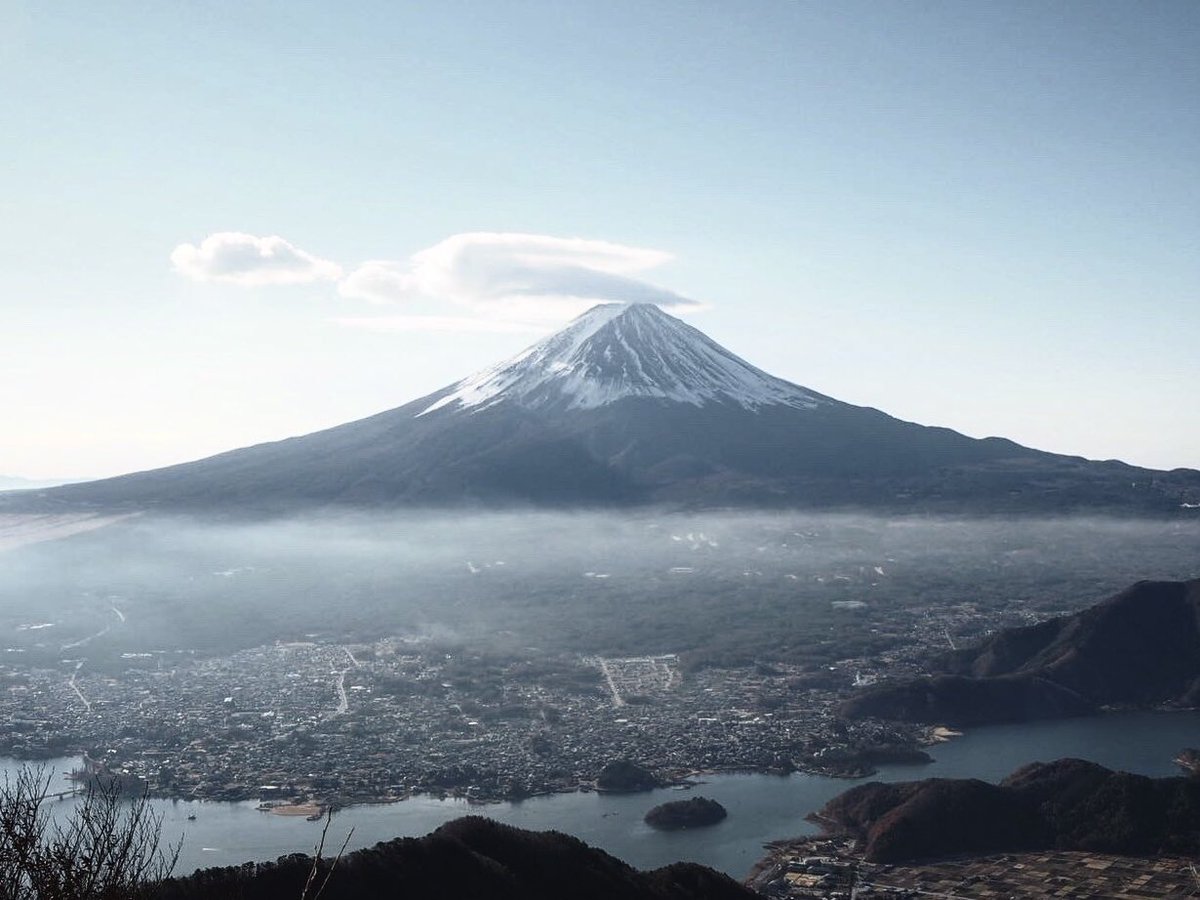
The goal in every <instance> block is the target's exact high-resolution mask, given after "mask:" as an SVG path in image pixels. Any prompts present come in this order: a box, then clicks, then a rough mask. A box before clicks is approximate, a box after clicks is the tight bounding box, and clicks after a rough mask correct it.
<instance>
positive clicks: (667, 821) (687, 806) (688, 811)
mask: <svg viewBox="0 0 1200 900" xmlns="http://www.w3.org/2000/svg"><path fill="white" fill-rule="evenodd" d="M728 815H729V813H727V812H726V811H725V807H723V806H722V805H721V804H720V803H718V802H717V801H716V800H709V799H708V798H707V797H692V798H691V799H690V800H672V801H671V802H670V803H662V804H660V805H658V806H656V807H654V809H652V810H650V812H648V813H646V824H647V825H649V826H650V827H651V828H657V829H659V830H660V831H675V830H678V829H681V828H703V827H705V826H707V825H716V824H717V823H718V822H720V821H722V820H723V819H724V818H725V817H726V816H728Z"/></svg>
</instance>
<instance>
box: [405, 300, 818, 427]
mask: <svg viewBox="0 0 1200 900" xmlns="http://www.w3.org/2000/svg"><path fill="white" fill-rule="evenodd" d="M626 397H647V398H659V399H663V400H671V401H675V402H679V403H688V404H691V405H693V406H702V405H704V404H705V403H709V402H727V403H735V404H738V405H740V406H743V407H745V408H747V409H752V410H753V409H758V408H759V407H762V406H772V405H783V406H790V407H793V408H797V409H812V408H815V407H817V406H822V405H826V404H832V403H835V402H836V401H833V400H830V399H829V398H828V397H824V396H822V395H820V394H816V393H813V392H811V391H807V390H805V389H804V388H802V387H799V386H798V385H794V384H791V383H790V382H787V381H784V380H782V379H780V378H775V377H774V376H771V375H768V374H767V373H766V372H764V371H762V370H761V369H757V368H755V367H754V366H752V365H750V363H748V362H746V361H745V360H743V359H741V358H739V357H737V356H734V355H733V354H732V353H730V352H729V351H728V350H725V349H724V348H723V347H721V346H720V345H719V344H717V343H716V342H714V341H712V340H710V339H709V338H708V337H707V336H705V335H704V334H703V333H701V332H700V331H697V330H696V329H695V328H692V327H691V326H690V325H686V324H684V323H683V322H681V321H679V320H678V319H676V318H674V317H673V316H669V315H667V314H666V313H664V312H663V311H662V310H660V309H659V308H658V307H657V306H654V305H653V304H649V303H637V304H632V305H626V304H622V303H610V304H603V305H601V306H596V307H593V308H592V309H590V310H588V311H587V312H586V313H584V314H583V315H582V316H580V317H579V318H577V319H575V320H574V321H573V322H572V323H571V324H570V325H568V326H567V327H566V328H564V329H563V330H562V331H559V332H557V333H556V334H553V335H551V336H550V337H548V338H546V339H545V340H542V341H540V342H538V343H536V344H534V345H533V346H532V347H529V348H528V349H526V350H525V351H523V352H522V353H520V354H518V355H517V356H515V357H513V358H512V359H510V360H507V361H506V362H502V363H500V364H499V365H496V366H493V367H491V368H488V369H484V370H483V371H481V372H478V373H476V374H474V375H472V376H470V377H468V378H464V379H463V380H462V381H460V382H458V383H457V384H455V385H453V386H451V388H450V391H449V393H447V394H446V395H445V396H443V397H440V398H439V399H438V400H437V401H435V402H434V403H432V404H431V405H430V406H428V407H426V408H425V409H424V410H422V411H421V412H420V413H418V414H417V415H418V417H420V416H424V415H426V414H428V413H432V412H434V411H435V410H439V409H463V410H470V411H475V410H480V409H486V408H488V407H490V406H494V405H496V404H498V403H502V402H513V403H516V404H518V405H519V406H523V407H525V408H529V409H546V408H561V409H593V408H595V407H598V406H604V405H605V404H608V403H612V402H614V401H616V400H621V399H623V398H626Z"/></svg>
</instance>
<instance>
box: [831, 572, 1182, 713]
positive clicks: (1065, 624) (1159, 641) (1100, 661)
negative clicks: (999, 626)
mask: <svg viewBox="0 0 1200 900" xmlns="http://www.w3.org/2000/svg"><path fill="white" fill-rule="evenodd" d="M943 669H944V671H943V673H942V674H940V675H936V676H931V677H928V678H917V679H909V680H906V681H901V682H890V683H884V684H880V685H876V686H873V687H871V688H869V689H867V690H865V691H863V692H862V693H861V694H859V695H858V696H857V697H855V698H853V699H852V700H850V701H849V702H847V703H846V704H845V705H844V706H843V713H844V714H846V715H848V716H851V717H863V716H876V717H880V718H890V719H901V720H906V721H913V722H930V723H935V722H945V723H947V724H954V725H975V724H982V723H985V722H1001V721H1019V720H1023V719H1035V718H1054V717H1057V716H1063V715H1077V714H1082V713H1087V712H1091V711H1094V710H1095V709H1097V708H1099V707H1101V706H1115V705H1132V706H1147V705H1159V704H1179V705H1182V706H1196V705H1198V704H1200V580H1197V581H1186V582H1184V581H1141V582H1138V583H1137V584H1135V585H1133V586H1132V587H1130V588H1128V589H1126V590H1124V591H1122V592H1121V593H1119V594H1117V595H1115V596H1113V597H1110V598H1109V599H1107V600H1105V601H1103V602H1101V603H1099V604H1097V605H1096V606H1093V607H1091V608H1089V609H1086V610H1083V611H1082V612H1079V613H1075V614H1074V615H1070V616H1062V617H1059V618H1056V619H1049V620H1047V621H1045V622H1041V623H1039V624H1037V625H1031V626H1028V627H1025V628H1012V629H1007V630H1005V631H1001V632H999V633H998V634H995V635H993V636H992V637H990V638H988V639H987V640H985V641H984V642H983V643H982V644H980V645H979V646H977V647H973V648H968V649H964V650H961V651H958V652H956V653H953V654H951V655H950V656H948V657H947V658H946V659H945V660H944V661H943Z"/></svg>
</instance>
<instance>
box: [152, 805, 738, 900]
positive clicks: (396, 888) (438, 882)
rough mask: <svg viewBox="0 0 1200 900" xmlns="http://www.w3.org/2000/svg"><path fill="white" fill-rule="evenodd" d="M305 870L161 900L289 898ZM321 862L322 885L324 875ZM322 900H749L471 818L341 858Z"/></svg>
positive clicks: (713, 885) (275, 869)
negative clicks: (567, 898) (564, 899)
mask: <svg viewBox="0 0 1200 900" xmlns="http://www.w3.org/2000/svg"><path fill="white" fill-rule="evenodd" d="M311 868H312V860H311V858H308V857H305V856H302V855H296V856H292V857H284V858H282V859H280V860H279V861H278V862H276V863H266V864H259V865H247V866H242V867H231V868H225V869H206V870H203V871H201V872H198V873H196V874H195V875H192V876H189V877H187V878H182V879H175V880H173V881H171V882H169V883H167V884H166V885H164V888H163V890H162V891H161V892H160V894H159V895H158V896H159V898H160V900H251V898H253V900H275V898H279V900H296V898H297V897H300V896H301V894H302V889H303V887H304V883H305V880H306V879H307V878H308V875H309V872H310V871H311ZM328 869H329V864H328V861H326V862H325V863H323V864H322V868H321V873H320V875H319V877H318V878H317V884H318V885H319V884H320V883H321V881H322V880H323V879H324V876H325V874H326V872H328ZM321 896H322V898H323V900H368V898H369V900H387V898H392V897H394V898H397V900H469V898H481V900H482V898H487V900H542V898H545V900H562V898H564V897H571V898H578V900H749V898H751V897H754V896H755V895H754V894H752V893H751V892H750V891H748V890H746V889H745V888H743V887H742V886H741V885H739V884H738V883H737V882H735V881H734V880H733V879H731V878H729V877H728V876H726V875H722V874H719V873H717V872H714V871H713V870H712V869H708V868H705V867H704V866H699V865H695V864H692V863H676V864H674V865H670V866H666V867H665V868H662V869H655V870H653V871H650V872H640V871H638V870H636V869H633V868H631V867H629V866H628V865H626V864H625V863H623V862H621V861H620V860H618V859H616V858H614V857H612V856H609V855H608V854H607V853H604V852H603V851H601V850H595V849H593V848H591V847H589V846H588V845H587V844H585V843H583V842H582V841H580V840H577V839H576V838H573V837H568V836H567V835H564V834H560V833H558V832H554V831H549V832H533V831H524V830H522V829H519V828H513V827H512V826H509V825H501V824H499V823H498V822H493V821H491V820H489V819H484V818H480V817H478V816H471V817H468V818H464V819H458V820H456V821H453V822H450V823H448V824H446V825H443V826H442V827H441V828H439V829H437V830H436V831H434V832H433V833H432V834H429V835H426V836H425V837H423V838H398V839H396V840H393V841H388V842H386V843H381V844H376V845H375V846H374V847H371V848H369V849H366V850H359V851H357V852H355V853H351V854H349V855H348V856H346V857H345V858H344V859H342V860H341V862H340V863H338V866H337V869H336V870H335V871H334V873H333V877H332V878H330V880H329V883H328V885H327V886H326V888H325V891H324V893H323V894H322V895H321Z"/></svg>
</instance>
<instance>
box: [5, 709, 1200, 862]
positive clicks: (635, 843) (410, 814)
mask: <svg viewBox="0 0 1200 900" xmlns="http://www.w3.org/2000/svg"><path fill="white" fill-rule="evenodd" d="M1197 745H1200V712H1190V711H1189V712H1172V713H1157V712H1137V713H1118V714H1113V715H1108V716H1100V717H1094V718H1086V719H1068V720H1064V721H1057V722H1036V723H1030V724H1024V725H998V726H992V727H988V728H978V729H973V730H972V731H970V732H968V733H966V734H964V735H963V736H962V737H959V738H955V739H953V740H952V741H950V742H948V743H945V744H940V745H938V746H935V747H933V748H931V749H930V751H929V752H930V755H932V756H933V757H934V762H933V763H932V764H930V765H923V766H886V767H883V768H881V769H880V771H879V773H878V774H877V775H876V776H874V780H880V781H905V780H911V779H917V778H930V777H946V778H968V777H969V778H981V779H984V780H986V781H993V782H994V781H999V780H1000V779H1001V778H1003V777H1004V776H1005V775H1007V774H1009V773H1010V772H1011V771H1012V770H1013V769H1016V768H1017V767H1019V766H1021V765H1024V764H1025V763H1027V762H1033V761H1043V762H1045V761H1049V760H1053V759H1059V758H1061V757H1065V756H1076V757H1081V758H1084V759H1090V760H1094V761H1095V762H1098V763H1101V764H1102V765H1105V766H1109V767H1110V768H1115V769H1124V770H1126V771H1130V772H1137V773H1139V774H1142V775H1153V776H1163V775H1176V774H1179V769H1178V768H1177V767H1176V766H1175V765H1174V764H1173V763H1172V761H1171V760H1172V758H1173V757H1174V756H1175V754H1176V753H1178V752H1179V750H1180V749H1182V748H1183V747H1186V746H1197ZM75 764H77V760H71V759H63V760H55V761H53V762H52V765H54V766H55V767H56V768H57V769H58V770H59V771H66V770H69V769H70V768H71V767H72V766H74V765H75ZM15 765H18V764H17V763H14V761H12V760H0V769H3V770H6V771H11V769H12V768H13V767H14V766H15ZM865 780H871V779H863V780H859V781H850V780H846V779H835V778H826V777H823V776H816V775H800V774H796V775H790V776H775V775H750V774H746V775H715V776H709V777H708V778H706V779H705V783H704V784H703V785H701V786H699V787H696V788H694V789H692V790H691V791H679V790H675V789H664V790H658V791H653V792H650V793H643V794H633V795H621V796H614V795H601V794H594V793H589V794H556V795H554V796H549V797H535V798H532V799H529V800H525V801H523V802H520V803H501V804H495V805H491V806H483V807H481V806H471V805H468V804H467V803H466V802H465V801H460V800H436V799H433V798H428V797H415V798H412V799H409V800H405V801H403V802H401V803H391V804H381V805H378V806H358V807H352V808H350V809H346V810H343V811H342V812H340V813H338V814H337V815H336V816H335V817H334V821H333V825H332V827H331V828H330V840H331V841H332V842H334V843H335V844H336V845H340V844H341V841H342V840H343V839H344V838H345V836H346V833H347V831H348V830H349V829H350V828H353V829H354V835H353V838H352V840H351V842H350V848H351V849H354V848H358V847H366V846H370V845H372V844H374V843H376V842H378V841H382V840H388V839H390V838H393V837H399V836H419V835H423V834H426V833H427V832H429V831H432V830H433V829H434V828H437V827H438V826H439V825H441V824H442V823H444V822H447V821H449V820H450V819H454V818H457V817H458V816H463V815H471V814H479V815H487V816H490V817H491V818H494V819H498V820H500V821H502V822H508V823H510V824H512V825H518V826H520V827H522V828H531V829H538V830H545V829H554V830H558V831H563V832H567V833H568V834H573V835H575V836H577V837H579V838H582V839H583V840H585V841H587V842H588V843H589V844H591V845H593V846H596V847H600V848H602V849H604V850H607V851H608V852H609V853H612V854H613V855H615V856H618V857H620V858H621V859H624V860H625V861H627V862H629V863H630V864H631V865H634V866H637V867H638V868H655V867H657V866H662V865H666V864H668V863H671V862H675V861H678V860H690V861H694V862H700V863H704V864H706V865H709V866H712V867H713V868H716V869H720V870H722V871H724V872H727V873H729V874H730V875H732V876H734V877H735V878H743V877H745V876H746V875H747V874H748V873H749V871H750V868H751V867H752V866H753V865H754V863H755V862H757V861H758V859H759V858H760V857H761V856H762V855H763V849H762V845H763V844H764V843H765V842H767V841H771V840H777V839H779V838H786V837H793V836H796V835H800V834H812V833H814V832H815V831H816V830H817V829H816V828H815V827H814V826H812V825H811V824H809V823H808V822H806V821H805V820H804V816H805V815H806V814H808V813H810V812H812V811H814V810H816V809H819V808H820V807H821V806H822V805H823V804H824V803H825V802H826V801H828V800H829V799H830V798H832V797H834V796H836V795H837V794H839V793H840V792H842V791H844V790H846V789H848V788H850V787H852V786H853V785H855V784H861V783H863V781H865ZM56 783H57V777H56ZM692 795H702V796H705V797H711V798H712V799H714V800H718V801H719V802H720V803H721V804H722V805H724V806H725V808H726V809H727V810H728V811H729V818H727V819H726V820H725V821H724V822H722V823H720V824H718V825H715V826H713V827H711V828H705V829H698V830H695V831H682V832H658V831H654V830H653V829H651V828H650V827H649V826H647V825H646V824H645V823H644V822H643V821H642V816H643V815H645V813H646V811H647V810H649V809H650V808H651V807H652V806H655V805H657V804H659V803H662V802H664V801H666V800H673V799H680V798H683V797H687V796H692ZM72 802H73V801H69V800H67V801H57V802H55V807H56V808H58V809H66V808H69V805H70V804H71V803H72ZM154 806H155V808H156V810H157V811H158V812H160V813H161V814H162V816H163V835H164V837H165V838H167V839H168V840H175V839H177V838H178V837H179V836H181V835H182V836H183V839H184V844H183V850H182V853H181V854H180V860H179V867H178V869H177V872H180V873H182V872H190V871H192V870H194V869H196V868H199V867H204V866H223V865H234V864H238V863H242V862H245V861H247V860H268V859H275V858H276V857H278V856H281V855H283V854H285V853H294V852H306V853H311V852H312V851H313V847H314V846H315V844H316V841H317V840H318V838H319V836H320V831H321V824H320V823H316V822H307V821H305V820H304V818H303V817H298V818H297V817H284V816H273V815H268V814H266V813H263V812H260V811H259V810H258V809H256V808H255V807H256V806H257V804H255V803H253V802H247V803H205V802H186V801H178V802H177V801H169V800H156V801H154ZM189 815H194V816H195V817H196V818H195V820H194V821H189V820H188V816H189ZM334 838H336V840H334ZM336 849H337V846H334V847H333V848H332V851H336ZM327 850H329V848H327ZM332 851H331V852H332Z"/></svg>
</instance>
